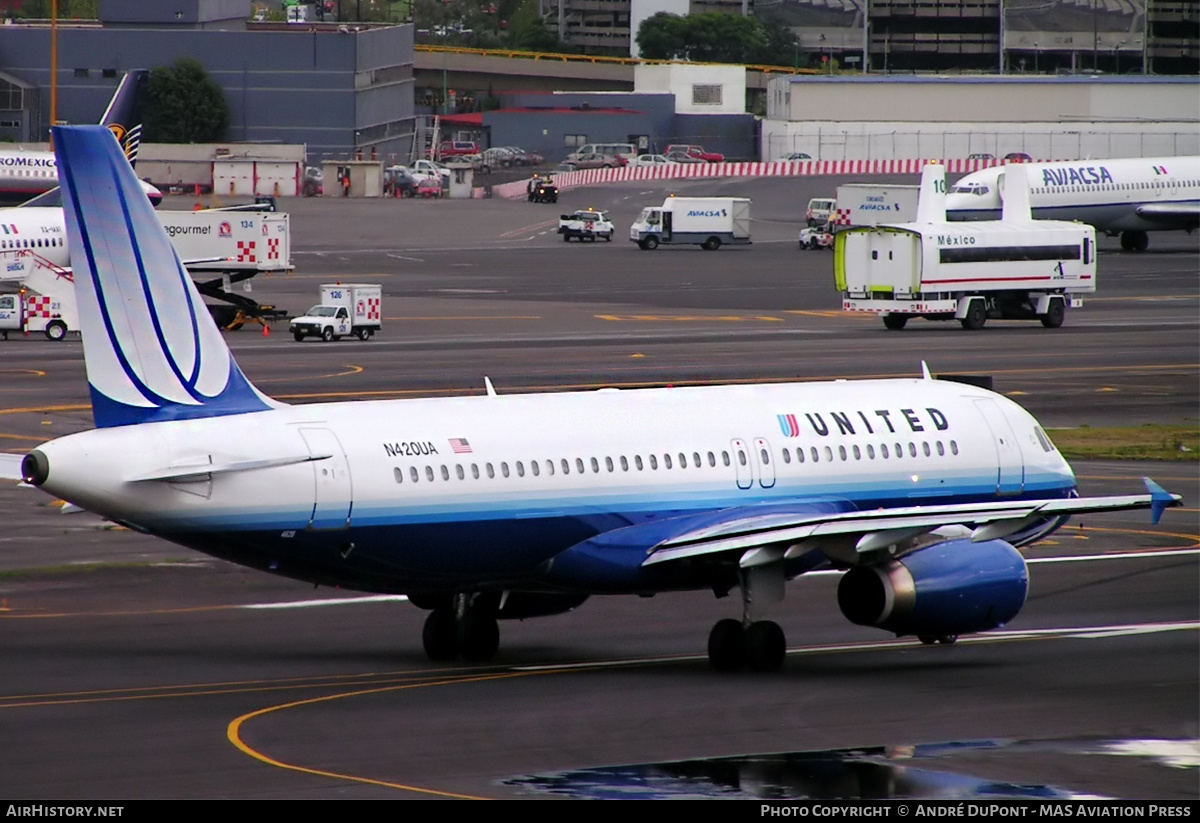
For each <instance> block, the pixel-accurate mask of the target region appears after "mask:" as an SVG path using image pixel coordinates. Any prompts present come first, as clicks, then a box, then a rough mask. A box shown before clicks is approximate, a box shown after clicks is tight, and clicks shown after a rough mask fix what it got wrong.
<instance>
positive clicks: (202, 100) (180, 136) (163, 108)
mask: <svg viewBox="0 0 1200 823" xmlns="http://www.w3.org/2000/svg"><path fill="white" fill-rule="evenodd" d="M146 91H147V93H146V111H145V116H144V118H143V120H144V122H145V135H146V142H148V143H213V142H217V141H219V140H221V139H222V137H224V134H225V129H227V128H228V127H229V104H228V103H227V102H225V93H224V92H223V91H222V90H221V87H220V86H218V85H217V83H216V81H215V80H213V79H212V78H211V77H209V76H208V72H207V71H205V70H204V66H203V64H201V62H200V61H199V60H197V59H195V58H193V57H181V58H179V59H178V60H176V61H175V64H174V65H173V66H159V67H158V68H156V69H154V70H153V71H151V72H150V83H149V85H148V87H147V90H146Z"/></svg>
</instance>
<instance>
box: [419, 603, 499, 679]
mask: <svg viewBox="0 0 1200 823" xmlns="http://www.w3.org/2000/svg"><path fill="white" fill-rule="evenodd" d="M478 599H479V595H478V593H476V594H456V595H454V601H453V605H451V606H439V607H438V608H436V609H434V610H433V611H431V612H430V613H429V616H428V617H427V618H425V629H424V631H423V632H422V634H421V639H422V641H423V643H424V645H425V654H427V655H428V656H429V659H430V660H437V661H450V660H453V659H455V658H456V657H458V656H460V655H461V656H462V659H463V660H465V661H466V662H468V663H486V662H487V661H489V660H491V659H492V658H493V657H495V656H496V650H497V649H499V648H500V627H499V626H498V625H497V624H496V616H495V614H493V611H492V610H491V609H488V608H486V607H484V606H483V604H482V603H479V602H477V601H478Z"/></svg>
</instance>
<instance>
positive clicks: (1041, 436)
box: [1033, 426, 1054, 452]
mask: <svg viewBox="0 0 1200 823" xmlns="http://www.w3.org/2000/svg"><path fill="white" fill-rule="evenodd" d="M1033 433H1034V434H1035V435H1037V439H1038V442H1039V443H1041V444H1042V449H1043V450H1045V451H1048V452H1052V451H1054V444H1053V443H1051V442H1050V438H1049V437H1047V436H1046V433H1045V432H1044V431H1042V427H1041V426H1034V427H1033Z"/></svg>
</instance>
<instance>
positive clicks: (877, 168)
mask: <svg viewBox="0 0 1200 823" xmlns="http://www.w3.org/2000/svg"><path fill="white" fill-rule="evenodd" d="M932 162H938V163H944V164H945V165H946V171H947V172H948V173H950V174H968V173H970V172H973V171H978V170H979V169H983V168H987V167H988V166H995V165H998V164H999V163H1000V161H998V160H968V159H965V158H954V159H951V160H934V159H931V158H923V159H908V160H791V161H784V160H777V161H774V162H770V163H672V164H669V165H665V166H641V167H636V168H635V167H631V166H625V167H624V168H619V169H582V170H580V171H569V172H563V173H562V174H556V175H554V182H555V184H556V185H557V186H558V189H559V191H566V190H568V189H574V188H579V187H580V186H592V185H596V184H597V183H619V182H622V181H625V180H675V179H686V178H697V177H804V176H820V175H835V174H836V175H846V174H920V173H921V167H922V166H924V165H926V164H927V163H932ZM528 182H529V181H527V180H514V181H513V182H511V183H500V184H499V185H496V186H492V196H493V197H503V198H506V199H519V198H521V197H524V196H525V195H526V192H527V189H526V186H527V184H528ZM473 194H474V196H475V197H483V196H484V189H482V188H477V189H475V190H474V192H473Z"/></svg>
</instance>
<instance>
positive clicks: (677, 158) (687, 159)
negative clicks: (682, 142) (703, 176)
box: [666, 149, 708, 163]
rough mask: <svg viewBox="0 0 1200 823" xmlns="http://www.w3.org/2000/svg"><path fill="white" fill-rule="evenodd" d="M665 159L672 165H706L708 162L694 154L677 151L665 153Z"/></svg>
mask: <svg viewBox="0 0 1200 823" xmlns="http://www.w3.org/2000/svg"><path fill="white" fill-rule="evenodd" d="M666 158H667V159H668V160H670V161H671V162H672V163H707V162H708V161H707V160H705V159H704V158H702V157H697V156H696V155H694V154H688V153H687V152H685V151H679V150H678V149H677V150H675V151H669V152H667V154H666Z"/></svg>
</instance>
